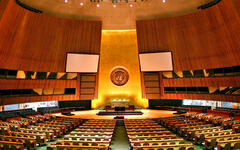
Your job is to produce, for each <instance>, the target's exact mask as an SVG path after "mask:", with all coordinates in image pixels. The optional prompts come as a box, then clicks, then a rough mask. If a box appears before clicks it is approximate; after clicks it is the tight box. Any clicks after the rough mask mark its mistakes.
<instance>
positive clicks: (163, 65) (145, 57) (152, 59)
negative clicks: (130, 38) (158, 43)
mask: <svg viewBox="0 0 240 150" xmlns="http://www.w3.org/2000/svg"><path fill="white" fill-rule="evenodd" d="M139 58H140V66H141V71H143V72H144V71H172V70H173V64H172V54H171V52H160V53H147V54H139Z"/></svg>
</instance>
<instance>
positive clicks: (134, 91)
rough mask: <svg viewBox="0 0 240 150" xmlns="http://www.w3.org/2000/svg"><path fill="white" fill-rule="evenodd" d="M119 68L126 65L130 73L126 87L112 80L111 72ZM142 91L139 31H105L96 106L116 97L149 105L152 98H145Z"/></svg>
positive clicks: (142, 105) (100, 105)
mask: <svg viewBox="0 0 240 150" xmlns="http://www.w3.org/2000/svg"><path fill="white" fill-rule="evenodd" d="M116 67H122V68H124V69H126V70H127V71H128V73H129V80H128V82H127V83H126V84H125V85H123V86H116V85H114V84H113V83H112V82H111V79H110V74H111V71H112V70H113V69H115V68H116ZM141 91H142V90H141V80H140V66H139V58H138V48H137V35H136V30H121V31H113V30H103V31H102V41H101V50H100V63H99V86H98V99H95V100H93V101H92V107H93V108H99V107H103V106H105V105H106V104H108V103H110V101H111V100H112V99H128V100H129V101H130V104H135V105H137V106H140V107H143V108H147V107H148V100H147V99H143V98H142V92H141Z"/></svg>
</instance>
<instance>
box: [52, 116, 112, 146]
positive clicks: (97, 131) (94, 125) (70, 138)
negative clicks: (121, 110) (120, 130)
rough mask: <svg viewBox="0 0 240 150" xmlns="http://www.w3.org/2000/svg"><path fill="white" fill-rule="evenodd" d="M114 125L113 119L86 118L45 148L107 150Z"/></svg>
mask: <svg viewBox="0 0 240 150" xmlns="http://www.w3.org/2000/svg"><path fill="white" fill-rule="evenodd" d="M115 126H116V121H115V120H98V119H96V120H88V121H86V122H85V123H83V124H82V125H81V126H79V127H77V128H76V129H74V130H73V131H71V132H70V133H69V134H67V135H65V136H64V137H63V138H60V139H58V140H57V142H56V143H54V144H50V145H49V146H48V147H47V150H59V149H61V150H67V149H76V150H82V149H95V150H108V149H109V147H110V143H111V141H112V136H113V132H114V129H115Z"/></svg>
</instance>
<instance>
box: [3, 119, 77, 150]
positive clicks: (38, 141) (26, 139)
mask: <svg viewBox="0 0 240 150" xmlns="http://www.w3.org/2000/svg"><path fill="white" fill-rule="evenodd" d="M81 123H82V120H80V119H71V118H64V119H63V118H56V117H54V116H51V115H44V116H43V115H35V116H31V117H28V118H20V119H19V118H16V120H9V121H8V122H0V148H3V149H6V150H8V149H11V150H12V149H13V150H18V149H19V150H23V149H25V148H27V149H28V150H30V149H36V148H37V147H38V146H44V145H46V144H47V142H50V141H53V140H55V139H56V137H61V136H63V135H64V134H66V132H70V130H72V129H73V128H74V127H77V126H78V125H80V124H81Z"/></svg>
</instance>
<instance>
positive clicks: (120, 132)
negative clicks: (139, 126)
mask: <svg viewBox="0 0 240 150" xmlns="http://www.w3.org/2000/svg"><path fill="white" fill-rule="evenodd" d="M110 149H111V150H128V149H130V145H129V141H128V137H127V132H126V129H125V127H124V126H116V128H115V131H114V134H113V139H112V144H111V145H110Z"/></svg>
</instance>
